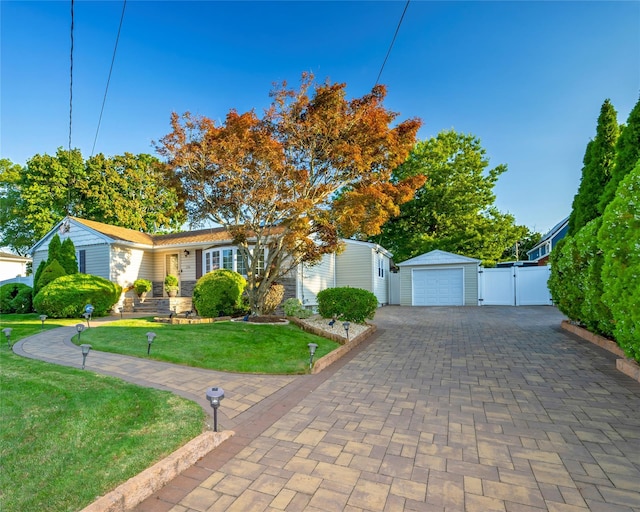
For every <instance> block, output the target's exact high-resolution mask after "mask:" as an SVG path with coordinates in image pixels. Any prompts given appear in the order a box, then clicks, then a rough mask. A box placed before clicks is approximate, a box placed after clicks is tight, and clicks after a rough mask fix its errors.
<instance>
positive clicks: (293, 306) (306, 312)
mask: <svg viewBox="0 0 640 512" xmlns="http://www.w3.org/2000/svg"><path fill="white" fill-rule="evenodd" d="M282 309H284V314H285V315H286V316H293V317H295V318H309V317H310V316H311V310H310V309H307V308H305V307H304V306H303V305H302V302H300V300H299V299H295V298H293V297H292V298H290V299H287V300H285V301H284V304H283V305H282Z"/></svg>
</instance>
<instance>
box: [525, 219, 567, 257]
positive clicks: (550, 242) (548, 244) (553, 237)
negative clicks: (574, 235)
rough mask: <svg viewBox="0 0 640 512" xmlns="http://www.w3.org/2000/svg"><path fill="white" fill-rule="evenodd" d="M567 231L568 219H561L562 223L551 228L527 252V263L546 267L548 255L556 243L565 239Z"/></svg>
mask: <svg viewBox="0 0 640 512" xmlns="http://www.w3.org/2000/svg"><path fill="white" fill-rule="evenodd" d="M567 231H569V217H566V218H564V219H562V221H560V222H558V224H556V225H555V226H553V228H551V230H549V232H548V233H547V234H546V235H544V236H543V237H542V239H541V240H540V241H539V242H538V244H537V245H536V246H535V247H534V248H533V249H531V250H529V251H527V256H528V258H529V261H533V262H535V263H536V264H537V265H546V264H547V262H548V261H549V254H550V253H551V251H552V250H553V248H554V247H555V246H556V245H557V244H558V242H559V241H560V240H562V239H563V238H564V237H565V235H566V234H567Z"/></svg>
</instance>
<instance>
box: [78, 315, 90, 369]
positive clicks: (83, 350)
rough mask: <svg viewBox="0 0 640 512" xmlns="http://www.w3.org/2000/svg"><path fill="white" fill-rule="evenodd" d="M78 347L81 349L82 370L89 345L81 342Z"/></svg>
mask: <svg viewBox="0 0 640 512" xmlns="http://www.w3.org/2000/svg"><path fill="white" fill-rule="evenodd" d="M80 325H82V324H80ZM83 327H84V325H83ZM80 348H81V349H82V369H83V370H84V364H85V363H86V362H87V356H88V355H89V350H91V345H88V344H87V343H83V344H82V345H80Z"/></svg>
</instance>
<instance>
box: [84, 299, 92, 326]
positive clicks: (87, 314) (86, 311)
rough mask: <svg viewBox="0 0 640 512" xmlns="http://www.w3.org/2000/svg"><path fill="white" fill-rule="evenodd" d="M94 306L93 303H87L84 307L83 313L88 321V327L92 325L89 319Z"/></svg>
mask: <svg viewBox="0 0 640 512" xmlns="http://www.w3.org/2000/svg"><path fill="white" fill-rule="evenodd" d="M93 309H94V308H93V306H92V305H91V304H87V305H86V306H85V307H84V313H82V316H83V317H84V318H85V320H86V321H87V327H91V325H89V320H91V314H92V313H93Z"/></svg>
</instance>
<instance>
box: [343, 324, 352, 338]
mask: <svg viewBox="0 0 640 512" xmlns="http://www.w3.org/2000/svg"><path fill="white" fill-rule="evenodd" d="M342 327H344V330H345V332H346V333H347V341H349V327H351V323H350V322H344V323H343V324H342Z"/></svg>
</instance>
